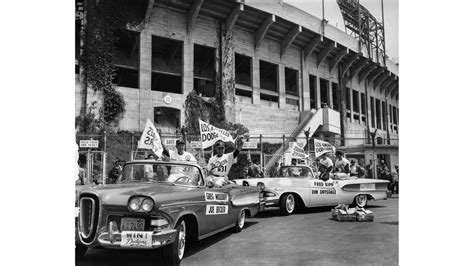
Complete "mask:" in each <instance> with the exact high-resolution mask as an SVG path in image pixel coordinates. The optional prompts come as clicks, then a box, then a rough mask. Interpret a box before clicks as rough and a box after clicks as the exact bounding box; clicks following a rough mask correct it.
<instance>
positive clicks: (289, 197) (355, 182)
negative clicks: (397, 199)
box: [235, 165, 388, 215]
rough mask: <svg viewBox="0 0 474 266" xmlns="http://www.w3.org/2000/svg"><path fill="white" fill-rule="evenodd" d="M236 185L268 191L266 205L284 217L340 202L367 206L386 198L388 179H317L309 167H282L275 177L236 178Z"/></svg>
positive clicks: (266, 192)
mask: <svg viewBox="0 0 474 266" xmlns="http://www.w3.org/2000/svg"><path fill="white" fill-rule="evenodd" d="M235 181H236V182H237V184H239V185H244V186H257V187H259V188H260V189H262V190H264V191H265V195H264V197H265V203H266V206H278V207H279V208H280V211H281V212H282V214H284V215H289V214H291V213H293V212H294V210H295V208H296V207H297V206H298V205H299V206H300V207H318V206H334V205H337V204H339V203H344V204H353V205H357V206H359V207H364V206H365V205H366V204H367V201H368V200H380V199H386V198H387V197H388V195H387V184H388V181H386V180H377V179H365V178H337V176H336V175H333V176H332V177H331V178H330V179H329V180H326V181H324V180H321V179H318V178H317V177H316V175H315V174H314V173H313V171H312V169H311V168H310V167H308V166H303V165H298V166H283V167H281V168H280V170H279V174H278V175H277V176H276V177H269V178H251V179H237V180H235Z"/></svg>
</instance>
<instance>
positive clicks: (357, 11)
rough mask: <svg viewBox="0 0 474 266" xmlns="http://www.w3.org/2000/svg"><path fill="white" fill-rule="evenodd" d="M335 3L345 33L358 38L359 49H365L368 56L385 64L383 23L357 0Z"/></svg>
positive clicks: (342, 0) (339, 0)
mask: <svg viewBox="0 0 474 266" xmlns="http://www.w3.org/2000/svg"><path fill="white" fill-rule="evenodd" d="M337 4H338V5H339V9H340V10H341V13H342V17H343V19H344V24H345V26H346V33H348V34H350V35H351V36H353V37H355V38H357V39H358V40H359V46H360V51H362V50H363V49H366V50H367V53H368V56H369V57H370V58H373V59H374V61H376V62H377V63H383V65H385V58H386V55H385V33H384V27H383V23H380V22H378V21H377V19H376V18H375V17H374V16H373V15H372V14H370V12H369V11H368V10H367V9H366V8H365V7H364V6H362V5H361V4H359V0H337ZM382 8H383V3H382ZM382 13H383V10H382ZM382 16H383V15H382ZM382 20H383V18H382Z"/></svg>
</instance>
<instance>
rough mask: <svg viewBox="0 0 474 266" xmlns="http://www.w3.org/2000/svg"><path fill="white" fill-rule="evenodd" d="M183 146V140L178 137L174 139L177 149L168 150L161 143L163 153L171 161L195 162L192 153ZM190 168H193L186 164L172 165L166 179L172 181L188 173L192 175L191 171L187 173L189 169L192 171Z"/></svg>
mask: <svg viewBox="0 0 474 266" xmlns="http://www.w3.org/2000/svg"><path fill="white" fill-rule="evenodd" d="M184 147H185V142H184V140H181V139H178V140H177V141H176V150H177V151H173V150H168V149H166V148H165V145H163V154H164V155H167V156H168V157H169V158H170V160H172V161H186V162H197V160H196V158H194V155H192V154H191V153H189V152H187V151H185V150H184ZM192 169H193V168H190V167H186V166H173V167H172V168H171V170H170V175H169V177H168V181H169V182H174V181H176V180H177V179H178V178H180V177H183V176H188V175H189V176H193V175H192V173H189V171H192Z"/></svg>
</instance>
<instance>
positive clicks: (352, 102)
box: [344, 87, 354, 122]
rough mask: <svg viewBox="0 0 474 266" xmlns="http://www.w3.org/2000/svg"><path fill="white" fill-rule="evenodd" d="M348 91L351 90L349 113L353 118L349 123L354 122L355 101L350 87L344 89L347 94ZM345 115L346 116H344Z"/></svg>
mask: <svg viewBox="0 0 474 266" xmlns="http://www.w3.org/2000/svg"><path fill="white" fill-rule="evenodd" d="M347 89H349V103H350V105H349V106H350V108H349V109H348V110H347V111H349V112H350V114H351V118H350V119H349V121H350V122H352V120H353V117H354V115H353V110H354V101H353V99H352V89H351V88H350V87H347V88H344V90H345V93H347ZM344 115H345V114H344Z"/></svg>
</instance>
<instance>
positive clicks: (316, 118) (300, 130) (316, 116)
mask: <svg viewBox="0 0 474 266" xmlns="http://www.w3.org/2000/svg"><path fill="white" fill-rule="evenodd" d="M322 123H323V109H322V108H320V109H318V110H315V109H311V111H309V112H308V113H307V114H306V115H304V117H303V119H302V120H301V122H300V123H299V124H298V126H296V128H295V130H293V132H292V133H291V135H290V137H288V138H287V139H286V141H285V143H283V146H281V147H280V148H279V149H278V150H277V151H276V152H275V154H274V155H273V157H272V158H271V159H270V160H269V161H268V163H266V164H265V170H267V171H268V170H269V169H270V168H271V167H272V166H273V165H274V164H275V163H276V162H278V159H279V157H280V156H282V155H283V154H284V153H285V151H286V150H287V149H288V147H289V144H290V142H291V141H294V140H296V139H297V138H302V137H305V134H304V129H308V128H310V132H309V135H310V136H311V135H313V134H314V132H315V131H316V130H317V129H318V127H319V126H320V125H322Z"/></svg>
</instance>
